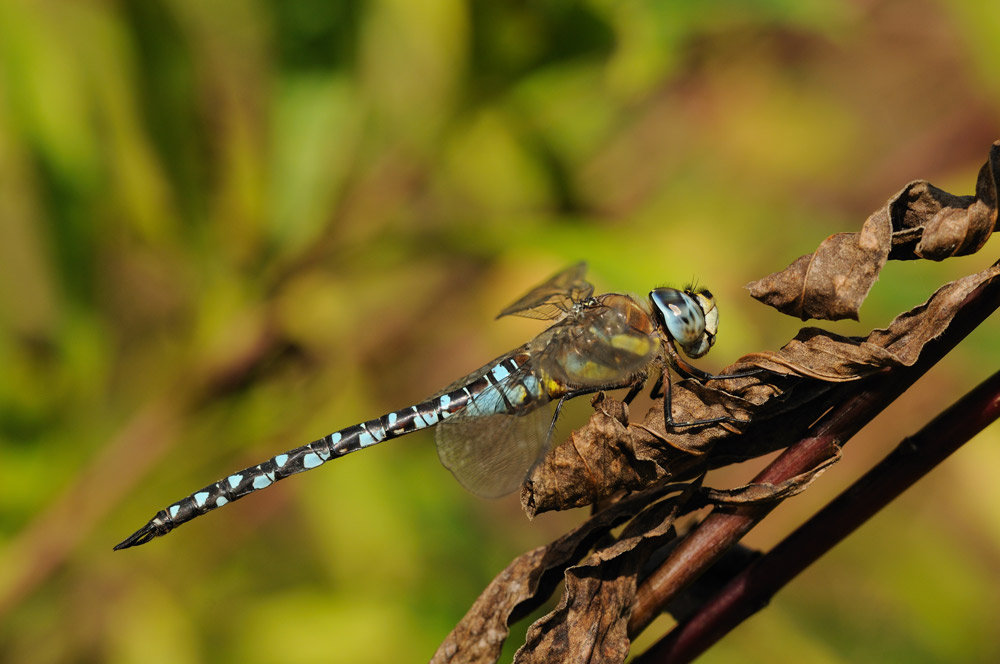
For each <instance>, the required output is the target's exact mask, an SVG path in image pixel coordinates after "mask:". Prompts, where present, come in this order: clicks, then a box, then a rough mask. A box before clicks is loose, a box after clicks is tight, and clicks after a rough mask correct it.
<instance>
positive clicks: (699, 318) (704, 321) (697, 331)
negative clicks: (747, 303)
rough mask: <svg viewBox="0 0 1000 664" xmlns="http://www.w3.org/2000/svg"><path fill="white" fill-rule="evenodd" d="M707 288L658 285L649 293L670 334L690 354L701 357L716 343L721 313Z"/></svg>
mask: <svg viewBox="0 0 1000 664" xmlns="http://www.w3.org/2000/svg"><path fill="white" fill-rule="evenodd" d="M711 295H712V294H711V293H709V292H708V291H704V292H699V293H690V292H685V291H680V290H677V289H676V288H657V289H655V290H653V291H652V292H651V293H650V294H649V299H650V300H651V301H652V302H653V305H654V306H655V307H656V311H657V312H658V313H659V315H660V317H661V318H662V320H663V324H664V326H665V327H666V328H667V332H668V333H669V334H670V337H671V338H672V339H673V340H674V341H676V342H677V344H678V345H679V346H680V347H681V349H682V350H683V351H684V353H685V354H686V355H687V356H688V357H692V358H697V357H701V356H702V355H704V354H705V353H707V352H708V350H709V349H710V348H711V347H712V344H713V343H715V332H716V330H717V328H718V324H719V314H718V311H717V310H716V308H715V300H714V299H713V298H712V297H711Z"/></svg>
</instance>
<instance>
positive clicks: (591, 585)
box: [514, 492, 690, 664]
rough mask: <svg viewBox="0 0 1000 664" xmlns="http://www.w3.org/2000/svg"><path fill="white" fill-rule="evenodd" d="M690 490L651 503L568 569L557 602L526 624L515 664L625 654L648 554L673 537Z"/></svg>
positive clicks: (611, 662)
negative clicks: (611, 538)
mask: <svg viewBox="0 0 1000 664" xmlns="http://www.w3.org/2000/svg"><path fill="white" fill-rule="evenodd" d="M689 496H690V492H687V493H684V494H681V495H679V496H676V497H674V498H670V499H667V500H663V501H661V502H658V503H655V504H653V505H651V506H650V507H648V508H646V509H645V510H643V511H642V512H641V513H640V514H639V515H638V516H636V518H635V519H633V520H632V521H631V522H629V524H628V525H626V526H625V529H624V530H623V531H622V534H621V535H620V536H619V537H618V538H617V540H615V541H614V542H613V543H611V544H610V545H608V546H606V547H602V548H599V549H597V550H596V551H594V553H592V554H591V555H590V556H589V557H588V558H587V559H586V560H585V561H584V562H583V563H581V564H579V565H576V566H574V567H571V568H569V569H567V570H566V575H565V579H566V588H565V591H564V592H563V596H562V600H561V601H560V603H559V605H558V606H557V607H556V608H555V609H553V610H552V611H551V612H550V613H549V614H548V615H546V616H543V617H542V618H539V619H538V620H537V621H535V623H534V624H533V625H532V626H531V627H530V628H529V629H528V633H527V636H526V637H525V642H524V645H523V646H522V647H521V648H520V649H519V650H518V651H517V654H516V655H515V656H514V662H515V663H516V664H528V663H533V662H539V663H541V662H545V663H548V662H581V663H587V664H599V663H601V664H603V663H607V664H618V663H619V662H622V661H624V660H625V656H626V655H627V654H628V649H629V639H628V629H627V628H628V619H629V616H630V614H631V607H632V604H633V602H634V601H635V592H636V588H637V587H638V581H639V575H640V573H641V572H642V569H643V566H644V565H645V563H646V561H647V560H648V559H649V556H650V555H651V554H652V552H653V551H655V550H656V549H657V548H658V547H659V546H661V545H663V544H664V543H665V542H667V541H669V540H671V539H673V538H674V536H675V533H674V522H675V520H676V519H677V517H678V516H679V515H680V514H682V513H684V512H685V511H686V508H687V506H686V503H687V498H688V497H689Z"/></svg>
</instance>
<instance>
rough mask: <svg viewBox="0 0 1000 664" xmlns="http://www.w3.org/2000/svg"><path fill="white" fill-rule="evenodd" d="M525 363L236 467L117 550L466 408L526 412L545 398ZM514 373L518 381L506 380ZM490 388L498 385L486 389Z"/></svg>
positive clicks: (497, 366) (510, 361)
mask: <svg viewBox="0 0 1000 664" xmlns="http://www.w3.org/2000/svg"><path fill="white" fill-rule="evenodd" d="M527 361H528V355H527V354H526V353H518V354H512V355H508V356H505V357H503V358H500V359H498V360H497V361H495V362H494V363H493V364H492V365H490V366H488V367H486V368H485V370H484V371H482V372H481V373H479V375H478V376H477V377H476V378H475V379H474V380H471V381H470V382H469V383H468V384H466V385H462V386H461V387H458V388H456V389H453V390H451V391H449V392H447V393H445V394H441V395H438V396H436V397H433V398H431V399H428V400H427V401H424V402H421V403H419V404H416V405H414V406H409V407H407V408H403V409H401V410H397V411H393V412H391V413H387V414H385V415H382V416H381V417H378V418H375V419H373V420H369V421H367V422H362V423H361V424H355V425H352V426H349V427H346V428H344V429H341V430H340V431H335V432H333V433H331V434H329V435H327V436H324V437H323V438H320V439H318V440H315V441H313V442H311V443H309V444H308V445H303V446H302V447H297V448H295V449H293V450H289V451H288V452H284V453H282V454H279V455H277V456H274V457H272V458H271V459H268V460H267V461H265V462H263V463H260V464H257V465H256V466H251V467H249V468H244V469H243V470H240V471H237V472H235V473H233V474H231V475H229V476H228V477H224V478H223V479H221V480H219V481H217V482H215V483H213V484H210V485H208V486H206V487H204V488H203V489H201V490H200V491H196V492H195V493H192V494H191V495H189V496H187V497H186V498H183V499H181V500H179V501H177V502H176V503H174V504H173V505H170V506H169V507H167V508H166V509H163V510H160V511H159V512H158V513H157V514H156V516H154V517H153V518H152V519H150V521H149V523H147V524H146V525H145V526H143V527H142V528H141V529H139V530H138V531H136V532H135V533H133V534H132V535H131V536H130V537H128V538H127V539H126V540H125V541H123V542H122V543H121V544H119V545H118V546H116V547H115V548H116V549H125V548H128V547H130V546H136V545H139V544H145V543H146V542H148V541H149V540H151V539H153V538H154V537H158V536H160V535H165V534H166V533H168V532H170V531H171V530H173V529H174V528H176V527H177V526H179V525H181V524H182V523H186V522H188V521H190V520H191V519H194V518H195V517H197V516H201V515H202V514H205V513H206V512H210V511H212V510H214V509H218V508H219V507H222V506H223V505H227V504H229V503H231V502H233V501H235V500H239V499H240V498H242V497H244V496H247V495H249V494H251V493H254V492H255V491H260V490H261V489H266V488H267V487H269V486H271V485H272V484H274V483H275V482H277V481H279V480H282V479H284V478H286V477H288V476H290V475H297V474H298V473H302V472H305V471H307V470H312V469H313V468H318V467H319V466H321V465H323V464H324V463H326V462H327V461H329V460H330V459H334V458H337V457H342V456H344V455H346V454H350V453H351V452H356V451H358V450H361V449H364V448H366V447H371V446H372V445H376V444H378V443H381V442H383V441H386V440H390V439H392V438H398V437H399V436H403V435H406V434H408V433H411V432H413V431H419V430H420V429H426V428H429V427H433V426H435V425H436V424H438V423H439V422H441V421H442V420H445V419H447V418H449V417H451V416H453V415H455V414H457V413H459V412H462V411H463V410H466V409H470V410H469V412H468V413H467V414H469V415H472V416H483V415H495V414H502V413H508V414H512V415H516V414H520V413H523V412H526V411H528V410H530V409H531V408H532V407H533V404H536V403H537V402H538V401H543V402H545V401H548V400H549V397H548V396H547V394H546V393H545V390H544V388H543V385H542V383H541V382H540V381H539V380H538V379H537V378H536V377H535V376H534V375H531V374H527V375H523V376H520V375H519V376H513V374H514V373H515V372H516V371H518V369H520V368H521V367H522V366H523V365H524V364H525V363H526V362H527ZM515 377H516V378H517V380H507V379H508V378H515ZM493 387H496V388H497V389H490V388H493Z"/></svg>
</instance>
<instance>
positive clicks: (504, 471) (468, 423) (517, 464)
mask: <svg viewBox="0 0 1000 664" xmlns="http://www.w3.org/2000/svg"><path fill="white" fill-rule="evenodd" d="M550 403H551V400H550V398H549V396H548V395H547V394H546V393H545V392H544V390H543V389H542V388H541V384H540V383H539V381H538V379H537V377H536V376H535V375H534V374H533V373H532V371H531V369H530V367H529V366H524V367H522V369H521V370H519V371H515V372H513V373H512V374H510V375H509V376H507V377H506V378H504V379H503V380H501V381H498V382H496V383H493V384H492V385H490V386H489V387H488V388H486V389H484V390H483V391H482V392H480V393H478V394H476V395H475V396H474V397H473V398H472V399H470V400H469V403H468V404H467V405H466V406H465V407H464V408H463V409H462V410H461V411H459V412H457V413H455V414H453V415H450V416H449V417H448V418H447V419H445V420H443V421H442V422H441V423H440V424H438V426H437V429H436V433H435V435H436V439H437V449H438V456H439V457H440V459H441V463H442V464H443V465H444V466H445V468H447V469H448V470H450V471H451V472H452V474H454V475H455V478H456V479H457V480H458V481H459V483H460V484H461V485H462V486H464V487H465V488H466V489H468V490H469V491H471V492H472V493H474V494H476V495H479V496H483V497H485V498H497V497H500V496H504V495H507V494H508V493H511V492H512V491H514V490H516V489H517V487H518V486H520V484H521V482H522V481H523V480H524V478H525V476H526V475H527V474H528V471H529V470H531V468H532V467H533V466H534V465H535V463H537V462H538V460H539V459H541V458H542V456H544V455H545V453H546V452H547V451H548V449H549V440H548V430H549V425H550V422H551V409H550V408H548V406H549V404H550Z"/></svg>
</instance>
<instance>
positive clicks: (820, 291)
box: [747, 141, 1000, 320]
mask: <svg viewBox="0 0 1000 664" xmlns="http://www.w3.org/2000/svg"><path fill="white" fill-rule="evenodd" d="M998 186H1000V141H998V142H996V143H994V144H993V146H992V147H991V149H990V154H989V159H988V160H987V162H986V163H985V164H984V165H983V167H982V168H981V169H980V171H979V177H978V179H977V182H976V194H975V195H974V196H955V195H953V194H949V193H948V192H946V191H943V190H941V189H938V188H937V187H935V186H933V185H932V184H930V183H929V182H927V181H925V180H917V181H915V182H911V183H910V184H908V185H906V187H904V188H903V189H902V191H900V192H899V193H897V194H896V195H894V196H893V197H891V198H890V199H889V200H888V201H887V202H886V204H885V205H884V206H882V208H880V209H879V210H877V211H876V212H874V213H873V214H872V215H871V216H870V217H868V220H867V221H865V223H864V225H863V226H862V228H861V232H860V233H838V234H836V235H831V236H830V237H828V238H827V239H826V240H824V241H823V242H822V244H820V246H819V248H818V249H817V250H816V251H815V252H814V253H812V254H808V255H806V256H801V257H800V258H798V259H797V260H795V261H794V262H793V263H792V264H791V265H789V266H788V267H787V268H786V269H784V270H782V271H781V272H776V273H774V274H771V275H769V276H767V277H764V278H763V279H760V280H758V281H755V282H753V283H750V284H748V285H747V288H748V289H749V290H750V294H751V295H752V296H753V297H754V298H756V299H758V300H760V301H761V302H763V303H765V304H767V305H769V306H772V307H774V308H776V309H778V310H779V311H781V312H782V313H786V314H788V315H790V316H798V317H799V318H801V319H802V320H807V319H809V318H819V319H826V320H840V319H843V318H851V319H854V320H857V318H858V310H859V309H860V308H861V303H862V302H863V301H864V299H865V297H866V296H867V295H868V292H869V291H870V290H871V288H872V286H873V285H874V284H875V281H876V280H877V279H878V275H879V272H881V270H882V266H883V265H885V261H886V260H888V259H890V258H891V259H894V260H912V259H917V258H924V259H928V260H944V259H945V258H950V257H952V256H963V255H966V254H971V253H975V252H976V251H979V249H981V248H982V246H983V245H984V244H985V243H986V240H988V239H989V237H990V234H991V233H992V232H993V229H994V228H995V226H996V221H997V188H998Z"/></svg>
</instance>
